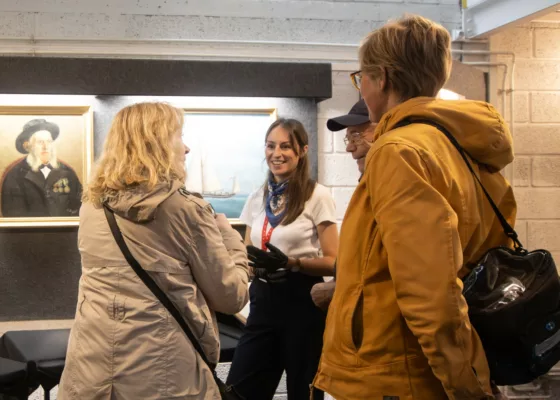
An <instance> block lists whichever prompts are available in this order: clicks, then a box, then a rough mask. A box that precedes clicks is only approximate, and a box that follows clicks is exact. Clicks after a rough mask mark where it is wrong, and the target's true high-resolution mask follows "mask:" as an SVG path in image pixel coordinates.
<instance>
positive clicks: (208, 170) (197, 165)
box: [185, 152, 240, 199]
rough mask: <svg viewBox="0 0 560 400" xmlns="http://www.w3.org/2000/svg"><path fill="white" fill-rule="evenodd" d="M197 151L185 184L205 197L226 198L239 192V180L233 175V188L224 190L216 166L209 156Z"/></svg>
mask: <svg viewBox="0 0 560 400" xmlns="http://www.w3.org/2000/svg"><path fill="white" fill-rule="evenodd" d="M198 154H200V153H199V152H195V157H196V158H195V159H194V160H192V161H191V163H190V164H189V169H188V174H187V180H186V182H185V186H186V187H187V189H188V190H190V191H192V192H197V193H200V194H201V195H202V196H204V197H209V198H219V199H226V198H229V197H233V196H235V195H236V194H238V193H239V191H240V187H239V181H238V180H237V176H233V177H232V178H231V179H232V181H233V183H232V186H231V189H230V190H229V191H228V190H227V189H226V190H224V188H223V187H222V183H221V182H220V179H219V178H218V175H217V174H216V171H215V167H214V166H213V165H212V164H211V163H210V161H209V159H208V157H207V156H206V155H203V156H202V157H201V156H200V155H198Z"/></svg>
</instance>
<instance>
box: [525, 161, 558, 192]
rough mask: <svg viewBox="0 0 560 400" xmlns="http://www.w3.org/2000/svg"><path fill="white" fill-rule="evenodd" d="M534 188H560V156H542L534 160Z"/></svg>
mask: <svg viewBox="0 0 560 400" xmlns="http://www.w3.org/2000/svg"><path fill="white" fill-rule="evenodd" d="M532 183H533V186H559V187H560V156H541V157H534V158H533V166H532Z"/></svg>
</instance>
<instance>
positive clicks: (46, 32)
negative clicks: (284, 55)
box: [0, 0, 461, 43]
mask: <svg viewBox="0 0 560 400" xmlns="http://www.w3.org/2000/svg"><path fill="white" fill-rule="evenodd" d="M404 12H408V13H417V14H421V15H424V16H426V17H429V18H431V19H434V20H436V21H441V22H442V24H444V25H445V26H446V27H448V28H449V29H454V28H456V27H457V26H458V25H459V24H460V19H461V13H460V8H459V2H458V1H457V0H355V1H354V0H346V1H344V0H343V1H340V0H263V1H255V0H227V1H224V0H189V1H184V0H114V1H110V2H109V1H107V2H101V3H100V2H92V1H88V0H76V1H71V2H69V1H67V0H49V1H43V2H39V1H34V0H9V1H7V0H5V1H2V2H0V36H2V37H10V38H35V39H41V38H49V39H53V38H67V39H92V38H93V39H116V38H118V39H131V40H136V39H147V40H151V39H205V40H210V39H211V40H259V41H291V42H292V41H293V42H307V43H313V42H315V43H356V42H358V41H359V40H360V39H361V38H362V36H363V35H364V33H367V32H368V31H370V30H371V29H372V28H374V27H375V26H377V25H379V24H380V23H381V22H382V21H386V20H387V19H388V18H392V17H396V16H399V15H401V14H403V13H404Z"/></svg>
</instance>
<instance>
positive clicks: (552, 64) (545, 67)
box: [515, 59, 560, 90]
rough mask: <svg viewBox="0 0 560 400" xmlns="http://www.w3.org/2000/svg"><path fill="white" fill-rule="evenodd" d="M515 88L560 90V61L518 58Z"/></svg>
mask: <svg viewBox="0 0 560 400" xmlns="http://www.w3.org/2000/svg"><path fill="white" fill-rule="evenodd" d="M515 90H560V63H559V62H558V61H554V60H536V59H532V60H524V59H521V60H518V61H516V63H515Z"/></svg>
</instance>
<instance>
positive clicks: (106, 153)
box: [82, 102, 186, 207]
mask: <svg viewBox="0 0 560 400" xmlns="http://www.w3.org/2000/svg"><path fill="white" fill-rule="evenodd" d="M182 127H183V113H182V112H181V111H180V110H179V109H177V108H175V107H172V106H171V105H169V104H166V103H159V102H156V103H138V104H133V105H130V106H128V107H125V108H123V109H122V110H120V111H119V112H118V113H117V115H116V116H115V118H114V119H113V123H112V124H111V129H109V133H108V135H107V139H106V140H105V145H104V148H103V153H102V154H101V157H100V159H99V161H98V162H97V163H96V167H95V170H94V173H93V177H92V179H91V180H90V182H89V184H88V185H87V186H86V188H85V190H84V194H83V196H82V201H83V202H88V201H89V202H91V203H93V205H94V206H96V207H101V205H102V204H103V202H105V201H106V200H108V199H109V198H112V197H115V196H118V195H119V193H122V192H123V191H126V190H129V189H133V188H139V187H141V188H142V189H145V190H147V191H149V190H151V189H153V188H154V186H155V185H157V184H158V183H161V182H170V181H172V180H176V179H178V180H185V176H186V172H185V169H184V168H179V166H178V165H177V162H176V161H175V153H174V151H173V148H172V145H171V143H172V140H173V137H174V135H176V134H177V132H178V131H180V130H182Z"/></svg>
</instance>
